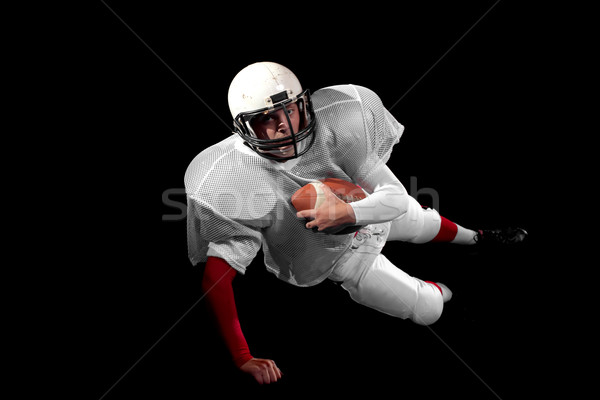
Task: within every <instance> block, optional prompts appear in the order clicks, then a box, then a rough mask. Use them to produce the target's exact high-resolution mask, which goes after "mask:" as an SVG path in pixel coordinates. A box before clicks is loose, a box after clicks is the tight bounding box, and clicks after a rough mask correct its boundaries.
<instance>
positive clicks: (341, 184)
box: [292, 178, 367, 235]
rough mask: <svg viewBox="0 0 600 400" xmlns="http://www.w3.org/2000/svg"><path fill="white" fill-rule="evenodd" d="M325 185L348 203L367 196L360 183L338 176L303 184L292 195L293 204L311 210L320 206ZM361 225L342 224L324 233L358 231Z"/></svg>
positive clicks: (301, 208)
mask: <svg viewBox="0 0 600 400" xmlns="http://www.w3.org/2000/svg"><path fill="white" fill-rule="evenodd" d="M323 185H327V186H328V187H329V188H330V189H331V191H332V192H333V194H335V195H336V196H337V197H338V198H339V199H341V200H343V201H345V202H346V203H352V202H354V201H358V200H362V199H364V198H365V197H367V194H366V193H365V192H364V190H362V188H361V187H360V186H358V185H355V184H354V183H352V182H348V181H345V180H343V179H338V178H327V179H321V180H320V181H316V182H311V183H309V184H307V185H304V186H302V187H301V188H300V189H298V190H297V191H296V192H295V193H294V194H293V195H292V205H293V206H294V207H295V208H296V210H297V211H304V210H311V209H313V208H318V207H319V206H320V205H321V204H322V203H323V201H324V200H325V192H324V191H323ZM360 228H362V226H360V225H348V224H346V225H341V226H338V227H335V228H327V229H325V230H323V231H321V232H322V233H328V234H334V235H344V234H348V233H352V232H356V231H358V230H359V229H360Z"/></svg>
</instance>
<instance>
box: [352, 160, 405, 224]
mask: <svg viewBox="0 0 600 400" xmlns="http://www.w3.org/2000/svg"><path fill="white" fill-rule="evenodd" d="M360 184H361V186H362V187H363V189H365V190H366V191H367V192H368V193H370V195H369V196H368V197H367V198H365V199H363V200H359V201H355V202H353V203H349V204H348V206H350V207H351V208H352V211H353V212H354V217H355V221H354V222H355V223H356V224H357V225H367V224H376V223H381V222H387V221H391V220H393V219H396V218H398V217H399V216H401V215H402V214H404V213H405V212H406V211H407V210H408V202H409V200H408V198H409V196H408V193H407V192H406V189H405V188H404V185H402V183H401V182H400V181H399V180H398V178H396V175H394V173H393V172H392V171H391V170H390V169H389V168H388V166H387V165H385V163H383V162H382V163H379V164H378V166H377V167H376V168H374V169H373V170H372V171H371V173H370V174H369V175H367V177H366V178H365V179H363V180H362V181H361V182H360Z"/></svg>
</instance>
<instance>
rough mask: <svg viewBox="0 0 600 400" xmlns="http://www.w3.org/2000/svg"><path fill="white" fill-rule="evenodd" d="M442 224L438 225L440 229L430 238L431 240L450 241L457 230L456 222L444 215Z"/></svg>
mask: <svg viewBox="0 0 600 400" xmlns="http://www.w3.org/2000/svg"><path fill="white" fill-rule="evenodd" d="M440 217H441V218H442V224H441V225H440V231H439V232H438V234H437V235H436V236H435V237H434V238H433V239H432V240H431V241H432V242H451V241H452V240H453V239H454V238H455V237H456V233H457V232H458V226H456V224H455V223H454V222H452V221H450V220H448V219H446V218H444V217H442V216H441V215H440Z"/></svg>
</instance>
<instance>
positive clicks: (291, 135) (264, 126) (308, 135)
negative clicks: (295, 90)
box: [233, 89, 315, 161]
mask: <svg viewBox="0 0 600 400" xmlns="http://www.w3.org/2000/svg"><path fill="white" fill-rule="evenodd" d="M265 104H269V106H267V107H264V108H261V109H257V110H252V111H247V112H241V113H239V114H238V115H237V116H236V117H235V118H234V120H233V122H234V131H235V132H236V133H237V134H239V135H240V136H241V137H242V139H244V141H245V142H246V144H247V145H248V147H250V148H251V149H252V150H254V151H255V152H256V153H257V154H259V155H260V156H262V157H265V158H267V159H271V160H278V161H285V160H289V159H292V158H297V157H299V156H301V155H302V154H304V153H306V152H307V151H308V149H309V148H310V147H311V145H312V143H313V141H314V126H315V114H314V111H313V109H312V102H311V99H310V92H309V90H308V89H306V90H304V91H303V92H302V93H300V94H298V95H297V96H294V97H291V98H290V97H288V93H287V92H286V91H282V92H279V93H276V94H274V95H272V96H270V97H269V98H267V99H265Z"/></svg>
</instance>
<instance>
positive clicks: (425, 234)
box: [410, 208, 442, 244]
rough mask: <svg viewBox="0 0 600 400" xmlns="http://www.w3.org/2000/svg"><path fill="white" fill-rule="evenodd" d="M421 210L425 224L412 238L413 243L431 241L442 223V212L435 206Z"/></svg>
mask: <svg viewBox="0 0 600 400" xmlns="http://www.w3.org/2000/svg"><path fill="white" fill-rule="evenodd" d="M420 211H421V214H422V215H423V217H422V218H423V225H422V226H421V230H420V231H419V232H418V234H417V235H416V236H415V237H413V238H412V239H411V240H410V242H411V243H417V244H421V243H427V242H430V241H431V240H433V238H434V237H436V235H437V234H438V232H439V231H440V226H441V224H442V218H441V217H440V214H439V213H438V212H437V211H436V210H434V209H433V208H427V209H424V208H421V210H420Z"/></svg>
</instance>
